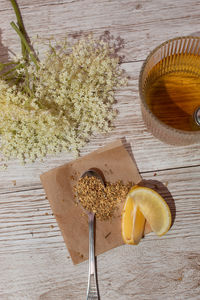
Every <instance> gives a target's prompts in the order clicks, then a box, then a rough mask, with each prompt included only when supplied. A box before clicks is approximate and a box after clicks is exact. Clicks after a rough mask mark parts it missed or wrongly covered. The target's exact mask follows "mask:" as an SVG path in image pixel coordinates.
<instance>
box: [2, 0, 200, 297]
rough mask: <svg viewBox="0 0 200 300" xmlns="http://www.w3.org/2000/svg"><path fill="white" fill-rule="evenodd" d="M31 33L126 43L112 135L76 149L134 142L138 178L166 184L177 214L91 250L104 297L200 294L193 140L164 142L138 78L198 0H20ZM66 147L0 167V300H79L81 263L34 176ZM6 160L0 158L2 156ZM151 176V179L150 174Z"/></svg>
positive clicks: (12, 37) (6, 23)
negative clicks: (132, 241)
mask: <svg viewBox="0 0 200 300" xmlns="http://www.w3.org/2000/svg"><path fill="white" fill-rule="evenodd" d="M18 4H19V6H20V8H21V13H22V16H23V20H24V23H25V27H26V29H27V31H28V33H29V36H30V37H35V36H36V35H37V34H39V35H40V36H42V37H50V36H52V35H53V36H56V37H60V38H63V37H64V36H65V35H66V33H68V34H77V36H80V35H81V34H85V33H89V32H93V33H94V35H95V36H98V35H101V34H102V33H103V32H104V31H105V30H108V31H110V33H111V34H113V35H114V36H116V37H117V36H120V37H121V38H122V39H123V40H124V48H123V49H122V50H121V54H122V55H124V60H123V64H122V67H123V68H124V69H125V70H126V72H127V74H128V76H130V80H129V85H128V87H126V88H123V89H122V90H120V91H119V92H117V95H116V99H117V101H118V103H117V108H118V110H119V115H118V117H117V119H116V121H115V125H116V127H115V129H114V130H113V131H112V133H111V134H107V135H99V136H95V137H93V138H92V139H91V141H90V143H89V144H88V145H86V146H85V148H84V149H83V150H82V151H81V156H83V155H85V154H87V153H90V152H91V151H93V150H95V149H97V148H98V147H100V146H102V145H106V144H107V143H109V142H111V141H114V140H116V139H118V138H122V137H126V139H127V141H128V142H129V143H130V144H131V150H132V152H133V154H134V157H135V160H136V162H137V165H138V168H139V171H140V173H141V175H142V176H143V178H144V179H147V180H156V181H159V182H162V183H163V184H165V185H167V188H168V189H169V192H170V193H171V196H172V197H173V199H174V203H175V212H176V215H175V221H174V224H173V226H172V228H171V230H170V231H169V232H168V233H167V234H166V235H165V236H164V237H157V236H155V235H154V234H153V233H151V234H150V235H148V236H146V237H145V238H144V239H143V240H142V241H141V243H140V244H139V245H138V246H128V245H124V246H121V247H118V248H116V249H114V250H111V251H109V252H107V253H105V254H102V255H100V256H99V257H98V279H99V289H100V294H101V299H102V300H118V299H120V300H132V299H200V236H199V233H200V144H195V145H191V146H185V147H176V146H170V145H167V144H164V143H163V142H161V141H159V140H157V139H156V138H154V137H153V136H152V135H151V133H149V132H148V131H147V129H146V127H145V125H144V123H143V120H142V117H141V112H140V104H139V95H138V76H139V72H140V68H141V66H142V63H143V61H144V60H145V58H146V56H147V55H148V54H149V51H150V50H152V49H154V48H155V47H156V46H157V45H159V44H160V43H161V42H163V41H165V40H167V39H169V38H173V37H176V36H182V35H190V34H194V33H197V34H198V31H199V24H200V2H199V1H197V0H190V1H189V0H168V1H166V0H144V1H139V0H137V1H136V0H129V1H128V0H101V1H100V0H33V1H30V0H18ZM12 20H15V15H14V13H13V9H12V7H11V4H10V2H9V1H8V0H1V1H0V59H1V60H6V58H7V56H8V51H15V52H17V53H19V51H20V43H19V40H18V38H17V36H16V33H15V32H14V31H13V29H12V28H11V26H10V22H11V21H12ZM72 159H73V157H72V156H71V155H69V154H66V153H63V154H61V155H57V156H52V157H48V158H46V159H45V160H44V162H42V163H41V162H36V163H34V164H28V165H25V166H22V165H20V164H19V162H18V161H12V162H11V163H10V164H9V168H8V169H7V170H6V171H1V173H0V219H1V221H0V300H23V299H25V300H39V299H40V300H47V299H48V300H51V299H52V300H53V299H54V300H55V299H56V300H66V299H69V300H73V299H74V300H79V299H86V287H87V276H88V275H87V274H88V262H84V263H82V264H80V265H76V266H74V265H73V264H72V261H71V259H70V257H69V253H68V251H67V249H66V247H65V244H64V241H63V238H62V236H61V233H60V231H59V228H58V226H57V224H56V221H55V218H54V217H53V215H52V211H51V209H50V206H49V203H48V200H47V199H46V198H45V193H44V190H43V188H42V186H41V183H40V179H39V175H40V174H41V173H43V172H44V171H47V170H49V169H51V168H53V167H56V166H59V165H62V164H64V163H66V162H69V161H70V160H72ZM2 163H3V162H2ZM155 173H156V176H155Z"/></svg>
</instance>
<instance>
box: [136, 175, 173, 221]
mask: <svg viewBox="0 0 200 300" xmlns="http://www.w3.org/2000/svg"><path fill="white" fill-rule="evenodd" d="M139 185H140V186H145V187H148V188H150V189H152V190H154V191H156V192H157V193H159V194H160V195H161V196H162V197H163V198H164V199H165V201H166V202H167V204H168V206H169V209H170V211H171V214H172V226H173V224H174V221H175V218H176V206H175V201H174V199H173V197H172V195H171V193H170V191H169V190H168V188H167V187H166V186H165V185H164V184H163V183H162V182H160V181H158V180H145V179H143V180H142V181H141V182H140V183H139Z"/></svg>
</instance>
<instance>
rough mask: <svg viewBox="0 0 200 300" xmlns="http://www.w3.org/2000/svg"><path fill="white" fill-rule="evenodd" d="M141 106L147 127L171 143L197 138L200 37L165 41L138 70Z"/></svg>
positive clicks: (199, 130) (199, 123) (199, 137)
mask: <svg viewBox="0 0 200 300" xmlns="http://www.w3.org/2000/svg"><path fill="white" fill-rule="evenodd" d="M139 92H140V98H141V110H142V115H143V119H144V122H145V124H146V126H147V128H148V129H149V130H150V131H151V132H152V134H153V135H154V136H156V137H157V138H159V139H160V140H162V141H164V142H166V143H168V144H173V145H187V144H193V143H198V142H200V37H192V36H186V37H180V38H174V39H171V40H169V41H166V42H164V43H163V44H161V45H160V46H158V47H157V48H156V49H155V50H153V51H152V52H151V53H150V55H149V56H148V57H147V59H146V61H145V62H144V64H143V67H142V69H141V72H140V79H139Z"/></svg>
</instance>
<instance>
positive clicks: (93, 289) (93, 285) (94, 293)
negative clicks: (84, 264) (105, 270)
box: [81, 169, 105, 300]
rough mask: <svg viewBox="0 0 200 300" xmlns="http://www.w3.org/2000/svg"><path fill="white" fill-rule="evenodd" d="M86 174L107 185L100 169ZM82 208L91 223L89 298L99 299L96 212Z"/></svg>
mask: <svg viewBox="0 0 200 300" xmlns="http://www.w3.org/2000/svg"><path fill="white" fill-rule="evenodd" d="M86 176H87V177H95V178H97V179H99V180H100V181H101V183H102V184H103V185H105V183H104V177H103V174H102V173H101V172H100V171H99V170H98V169H89V170H88V171H86V172H84V173H83V174H82V176H81V178H84V177H86ZM82 208H83V209H84V211H85V212H86V213H87V215H88V224H89V274H88V288H87V300H92V299H99V292H98V285H97V276H96V262H95V250H94V218H95V213H93V212H90V211H88V210H86V209H85V208H84V207H83V206H82Z"/></svg>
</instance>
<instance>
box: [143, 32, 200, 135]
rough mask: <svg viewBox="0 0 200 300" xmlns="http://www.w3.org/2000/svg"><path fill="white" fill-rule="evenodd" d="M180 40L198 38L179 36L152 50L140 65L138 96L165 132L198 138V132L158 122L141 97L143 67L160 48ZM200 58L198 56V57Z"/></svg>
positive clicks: (195, 37)
mask: <svg viewBox="0 0 200 300" xmlns="http://www.w3.org/2000/svg"><path fill="white" fill-rule="evenodd" d="M181 39H197V40H199V41H200V37H198V36H192V35H188V36H180V37H175V38H172V39H169V40H167V41H165V42H163V43H162V44H160V45H159V46H157V47H156V48H154V49H153V50H152V51H151V52H150V53H149V55H148V56H147V58H146V59H145V61H144V63H143V65H142V68H141V70H140V75H139V95H140V100H141V101H142V103H143V105H144V107H145V109H146V110H147V111H148V113H149V114H150V115H151V117H152V118H153V119H154V120H155V121H156V122H157V123H159V125H160V126H163V127H164V128H165V129H167V130H170V131H171V132H174V133H178V134H179V135H180V134H181V135H184V136H187V137H190V138H191V137H192V136H193V137H199V138H200V131H194V132H193V131H187V130H181V129H176V128H173V127H171V126H169V125H167V124H165V123H164V122H162V121H160V120H159V119H158V118H157V117H156V116H155V115H154V114H153V112H152V111H151V110H150V108H149V106H148V105H147V103H146V100H145V97H144V95H143V88H142V75H143V72H144V70H145V67H146V65H147V63H148V62H149V59H150V58H151V57H152V56H153V54H154V53H155V52H156V51H158V50H159V49H160V48H162V47H163V46H164V45H166V44H169V43H170V42H172V41H176V40H181ZM199 56H200V55H199Z"/></svg>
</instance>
